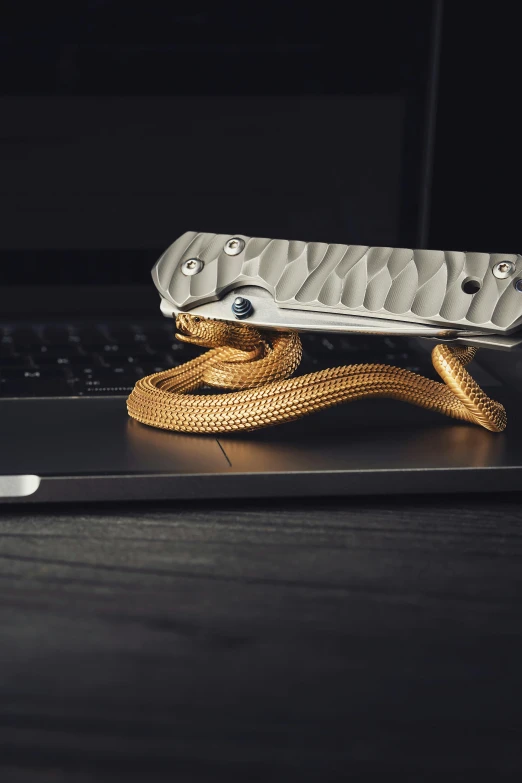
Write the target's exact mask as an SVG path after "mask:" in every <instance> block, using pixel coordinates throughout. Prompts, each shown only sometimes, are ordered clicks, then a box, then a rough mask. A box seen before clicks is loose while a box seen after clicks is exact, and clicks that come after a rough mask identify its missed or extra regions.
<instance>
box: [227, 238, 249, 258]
mask: <svg viewBox="0 0 522 783" xmlns="http://www.w3.org/2000/svg"><path fill="white" fill-rule="evenodd" d="M244 247H245V240H244V239H241V237H230V239H229V240H228V242H225V247H224V248H223V250H224V251H225V253H226V254H227V256H238V255H239V254H240V253H241V252H242V251H243V249H244Z"/></svg>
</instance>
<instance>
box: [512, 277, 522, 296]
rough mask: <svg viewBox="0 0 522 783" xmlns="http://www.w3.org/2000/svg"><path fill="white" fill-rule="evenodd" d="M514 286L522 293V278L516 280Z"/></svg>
mask: <svg viewBox="0 0 522 783" xmlns="http://www.w3.org/2000/svg"><path fill="white" fill-rule="evenodd" d="M514 285H515V288H516V289H517V291H519V292H520V293H522V278H520V277H519V279H518V280H515V283H514Z"/></svg>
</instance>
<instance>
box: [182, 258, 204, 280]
mask: <svg viewBox="0 0 522 783" xmlns="http://www.w3.org/2000/svg"><path fill="white" fill-rule="evenodd" d="M204 266H205V264H204V263H203V261H202V260H201V259H200V258H187V260H186V261H184V262H183V263H182V264H181V271H182V273H183V274H184V275H187V276H188V277H190V275H197V274H198V272H201V270H202V269H203V267H204Z"/></svg>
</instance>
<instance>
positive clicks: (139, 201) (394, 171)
mask: <svg viewBox="0 0 522 783" xmlns="http://www.w3.org/2000/svg"><path fill="white" fill-rule="evenodd" d="M91 5H92V7H91V9H90V12H89V13H91V14H92V15H93V19H92V20H91V27H90V33H89V34H86V33H85V31H83V30H79V29H78V30H73V31H70V30H69V31H67V30H66V29H64V30H62V32H63V35H62V36H61V37H60V34H59V32H57V31H55V30H54V31H53V34H51V31H48V35H47V37H46V36H45V35H43V36H42V37H41V39H40V41H43V43H42V42H40V43H39V46H34V45H33V46H29V45H28V46H27V49H26V51H25V55H26V58H27V59H26V60H25V61H24V62H23V64H22V56H23V55H24V50H23V48H22V51H20V47H15V46H14V44H13V46H12V47H11V48H9V47H8V49H7V52H6V53H5V54H4V57H6V58H7V59H9V58H11V60H10V62H9V63H8V65H9V67H8V68H5V65H4V70H3V73H4V75H3V82H4V84H3V88H4V89H3V96H2V97H1V98H0V111H1V114H2V117H3V123H2V131H1V139H0V165H1V168H2V177H1V179H0V191H1V193H0V196H1V202H2V218H3V219H2V231H1V232H0V257H1V262H2V267H1V275H2V280H3V284H4V285H6V284H7V285H8V284H22V283H25V282H27V281H28V280H30V281H31V282H32V283H34V284H39V283H41V284H46V285H49V284H55V283H63V284H71V283H89V284H93V283H94V284H95V283H103V284H109V283H126V284H128V283H149V280H150V277H149V275H150V267H151V266H152V264H153V263H154V261H155V260H156V259H157V257H158V256H159V255H160V253H161V252H162V251H163V250H164V249H165V248H166V247H167V246H168V245H169V244H171V242H172V241H173V240H174V239H175V238H176V237H177V236H179V235H180V234H182V233H183V232H184V231H187V230H193V231H212V232H214V231H215V232H225V233H227V232H230V233H242V234H247V235H252V236H267V237H284V238H289V239H292V238H294V239H304V240H313V241H326V242H344V243H353V244H370V245H415V244H416V241H417V235H418V211H419V193H420V192H421V182H420V179H421V162H422V154H423V117H424V114H423V112H424V107H425V98H426V80H427V57H428V52H429V30H430V14H429V12H428V11H429V9H426V8H423V9H419V8H418V7H417V6H418V5H421V4H416V5H415V4H413V3H411V4H409V3H405V4H404V5H403V6H402V7H401V8H400V9H396V8H395V9H393V13H394V15H395V16H396V15H397V14H403V15H404V17H405V18H404V39H405V40H404V41H399V40H397V39H396V38H395V39H394V40H393V41H389V40H388V36H387V34H386V15H387V14H389V13H390V11H389V10H388V11H386V10H383V9H382V7H380V8H379V15H380V24H379V27H378V29H377V30H376V31H375V34H374V35H372V36H371V37H370V39H368V36H367V34H366V32H367V31H366V32H365V28H364V24H365V20H364V19H362V20H361V18H360V16H358V19H357V24H356V27H354V28H351V29H347V28H346V27H345V28H344V29H340V28H339V26H338V24H335V20H332V19H331V18H329V19H326V18H321V19H318V18H316V17H314V15H313V14H310V13H309V12H303V11H302V10H299V9H300V6H298V5H297V4H295V8H293V11H294V12H295V13H294V14H293V15H292V14H291V13H290V11H291V10H292V8H291V7H292V6H293V5H294V4H288V6H289V10H288V9H287V10H285V12H284V13H283V14H281V12H280V11H276V8H275V7H274V9H273V10H272V11H271V10H270V8H268V9H266V10H265V12H264V15H263V19H262V20H261V21H259V20H258V24H257V25H256V23H255V18H254V15H252V14H249V15H247V14H245V13H244V12H240V11H239V10H238V11H237V14H234V13H233V12H232V11H233V8H232V6H235V5H236V4H227V7H229V12H224V11H223V9H221V11H220V14H219V15H217V14H216V12H215V11H213V10H211V9H210V8H209V9H207V10H206V11H201V12H198V13H195V14H193V15H190V14H188V15H187V16H182V17H179V16H178V17H176V16H175V15H174V16H171V17H169V19H160V18H158V17H155V18H153V19H152V20H148V24H145V28H144V29H142V30H140V24H139V19H138V18H136V19H134V21H133V17H132V15H131V19H130V21H128V29H127V28H125V30H124V32H123V34H122V33H119V35H120V38H119V40H117V41H112V42H108V41H107V28H108V26H110V23H111V20H112V23H114V22H115V21H116V17H117V13H118V12H117V10H116V7H115V6H113V4H112V3H102V4H98V5H97V4H91ZM368 5H369V8H368V11H367V17H368V18H367V20H366V22H367V24H370V23H371V12H372V10H373V13H374V14H377V5H378V4H376V3H369V4H368ZM94 6H96V8H94ZM373 6H375V8H373ZM238 8H239V6H238ZM86 13H87V12H86ZM242 14H243V15H242ZM363 16H364V14H363ZM167 22H168V23H169V25H170V30H171V38H172V40H168V41H167V40H165V38H166V36H165V31H164V27H163V26H164V24H166V23H167ZM395 22H396V20H395ZM133 23H134V27H133ZM42 24H45V20H42ZM64 24H65V23H64ZM339 24H340V22H339ZM345 24H346V22H345ZM398 27H399V25H397V24H395V25H394V29H398ZM412 31H414V32H415V35H416V46H409V45H406V44H407V42H408V40H409V39H410V38H411V34H412ZM44 33H45V30H44ZM67 33H68V34H67ZM139 37H141V39H142V40H143V39H146V40H147V43H142V42H140V43H137V41H136V38H139ZM62 39H63V40H62ZM64 40H67V43H64V42H63V41H64ZM71 41H72V43H71Z"/></svg>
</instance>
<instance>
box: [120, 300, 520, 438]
mask: <svg viewBox="0 0 522 783" xmlns="http://www.w3.org/2000/svg"><path fill="white" fill-rule="evenodd" d="M176 325H177V328H178V330H179V334H178V335H177V336H178V339H181V340H183V341H185V342H190V343H193V344H196V345H200V346H205V347H208V348H210V350H208V351H207V352H206V353H204V354H202V355H201V356H198V357H197V358H196V359H193V360H192V361H189V362H187V363H186V364H183V365H181V366H179V367H175V368H173V369H171V370H165V371H164V372H158V373H154V374H153V375H149V376H147V377H146V378H143V379H142V380H140V381H138V382H137V384H136V386H135V387H134V389H133V391H132V393H131V394H130V396H129V398H128V400H127V409H128V412H129V415H130V416H132V417H133V418H134V419H136V420H137V421H140V422H142V423H143V424H148V425H150V426H152V427H160V428H161V429H167V430H176V431H178V432H198V433H223V432H238V431H248V430H255V429H259V428H261V427H267V426H269V425H272V424H280V423H283V422H288V421H293V420H294V419H298V418H300V417H301V416H305V415H306V414H308V413H313V412H314V411H319V410H323V409H324V408H329V407H331V406H333V405H337V404H339V403H341V402H348V401H354V400H360V399H367V398H370V397H388V398H392V399H396V400H402V401H403V402H409V403H412V404H414V405H418V406H420V407H422V408H427V409H428V410H432V411H437V412H439V413H443V414H445V415H446V416H451V417H452V418H454V419H462V420H464V421H468V422H473V423H475V424H479V425H481V426H482V427H485V428H486V429H488V430H491V431H492V432H501V431H502V430H504V429H505V427H506V413H505V410H504V407H503V406H502V405H501V404H500V403H498V402H496V401H494V400H492V399H490V398H489V397H488V396H487V395H486V394H485V392H484V391H483V390H482V389H481V388H480V386H479V385H478V384H477V383H476V382H475V381H474V380H473V378H472V377H471V375H470V374H469V373H468V371H467V370H466V369H465V367H466V365H467V364H468V363H469V362H470V361H471V360H472V359H473V357H474V356H475V354H476V352H477V349H476V348H469V347H461V346H458V347H450V346H448V345H443V344H441V345H437V346H436V347H435V348H434V349H433V351H432V361H433V365H434V367H435V369H436V370H437V372H438V374H439V375H440V376H441V378H442V381H443V383H440V382H437V381H432V380H430V379H428V378H424V377H423V376H421V375H417V374H416V373H414V372H411V371H409V370H405V369H402V368H400V367H393V366H390V365H387V364H354V365H350V366H347V367H335V368H332V369H326V370H320V371H319V372H315V373H312V374H309V375H302V376H300V377H296V378H290V377H289V376H290V375H291V374H292V373H293V372H294V371H295V370H296V369H297V367H298V366H299V363H300V361H301V354H302V350H301V341H300V339H299V335H298V334H297V333H296V332H261V331H259V330H258V329H256V328H254V327H252V326H248V325H247V324H244V323H237V324H234V323H228V322H224V321H214V320H209V319H203V318H200V317H198V316H192V315H188V314H182V315H178V317H177V321H176ZM204 385H210V386H215V387H219V388H223V389H228V390H230V391H229V393H225V394H217V395H195V394H192V393H191V392H194V391H196V390H197V389H198V388H200V387H201V386H204ZM232 390H233V391H232Z"/></svg>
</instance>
